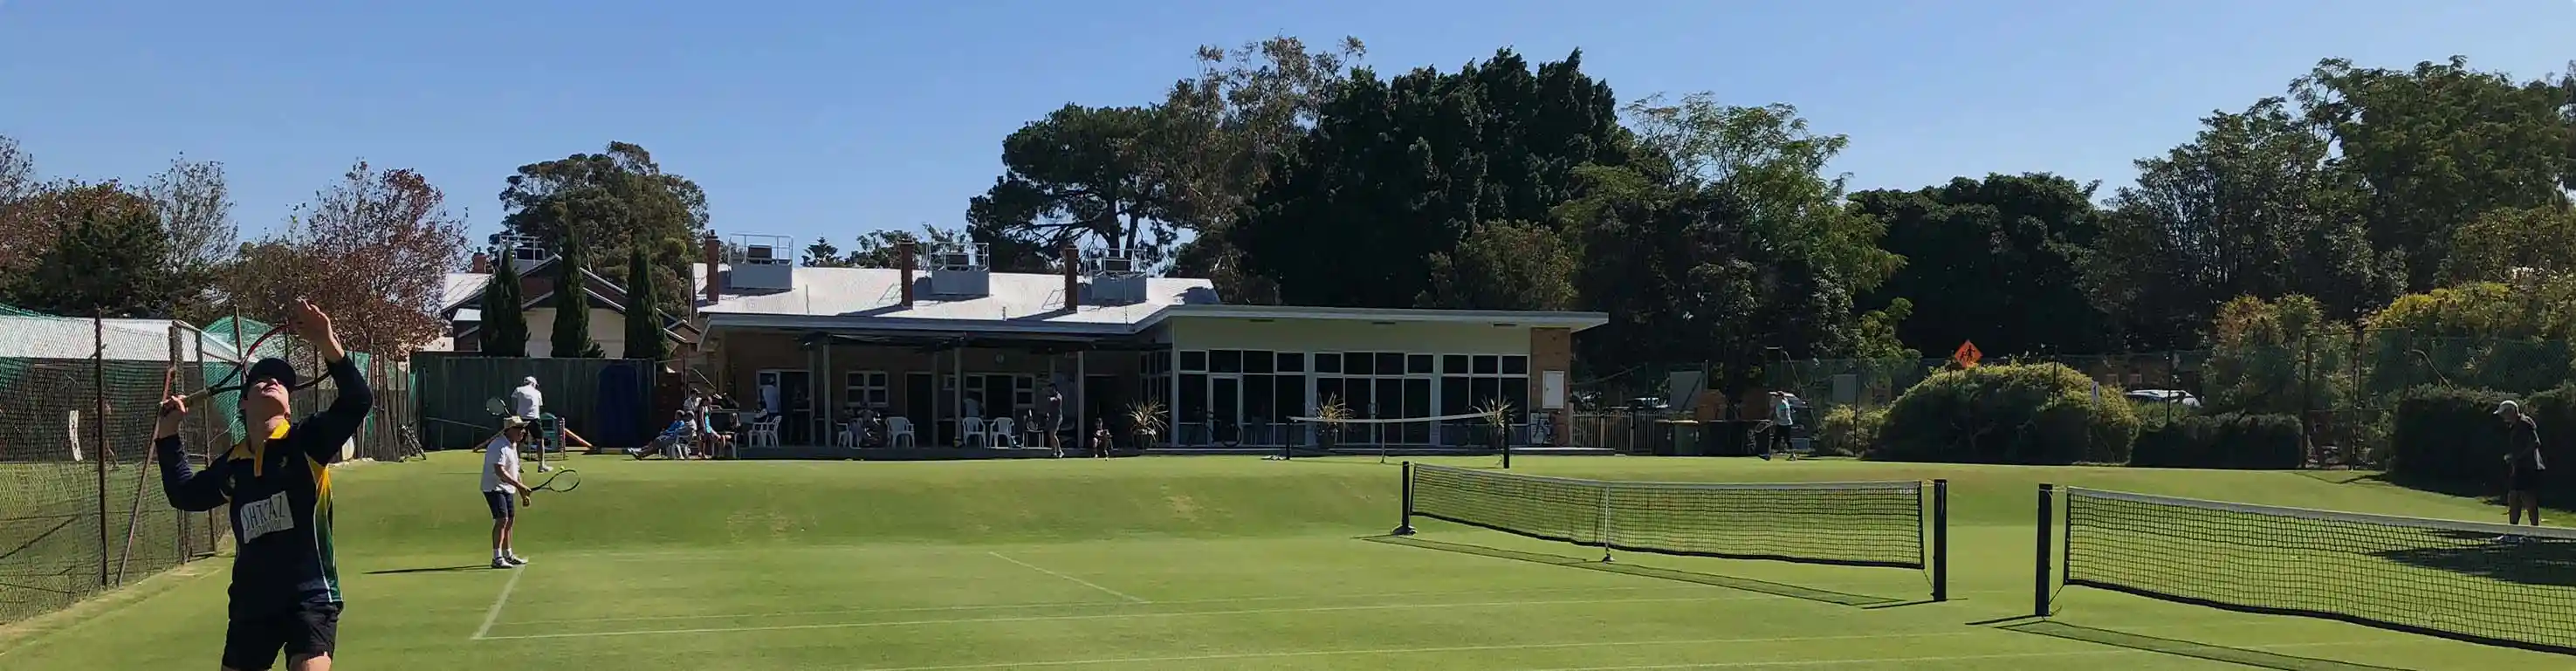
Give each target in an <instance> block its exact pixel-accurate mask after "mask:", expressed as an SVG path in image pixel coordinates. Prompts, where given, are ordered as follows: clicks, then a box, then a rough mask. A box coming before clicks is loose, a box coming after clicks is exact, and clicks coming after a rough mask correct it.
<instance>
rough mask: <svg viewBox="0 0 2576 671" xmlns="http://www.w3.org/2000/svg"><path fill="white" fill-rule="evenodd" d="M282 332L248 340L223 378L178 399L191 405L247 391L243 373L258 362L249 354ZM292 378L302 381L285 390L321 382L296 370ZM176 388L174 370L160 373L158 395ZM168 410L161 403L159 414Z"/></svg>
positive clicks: (274, 330) (281, 328)
mask: <svg viewBox="0 0 2576 671" xmlns="http://www.w3.org/2000/svg"><path fill="white" fill-rule="evenodd" d="M286 332H287V328H286V327H285V326H276V327H271V328H269V329H268V332H267V333H263V334H260V336H259V339H258V340H253V341H251V343H250V347H247V348H244V349H242V350H241V351H239V352H236V353H235V356H239V357H241V360H240V361H238V362H236V364H237V365H235V366H233V370H232V372H230V373H225V374H224V377H223V379H221V380H216V381H215V382H214V383H213V384H209V385H206V387H205V388H203V389H198V390H196V391H192V392H188V395H187V396H185V397H182V400H184V401H186V402H190V403H194V402H197V401H199V400H202V399H204V398H206V397H208V396H213V395H215V394H230V393H238V392H241V391H243V390H246V389H249V388H250V385H249V384H246V383H245V381H244V380H242V379H241V378H242V374H243V373H246V372H249V371H250V367H251V364H253V363H257V362H258V361H259V359H260V357H257V356H254V355H253V353H255V352H258V351H259V349H260V347H261V346H264V345H267V344H268V341H269V339H270V338H275V337H277V336H278V335H280V334H283V333H286ZM295 375H296V377H298V378H300V379H301V380H302V382H300V383H298V384H296V385H295V386H294V387H293V388H290V389H288V390H287V391H290V392H293V391H303V390H305V389H311V388H313V385H317V384H321V383H322V376H319V375H307V374H305V372H304V371H300V370H299V371H296V373H295ZM178 387H179V369H178V367H176V366H173V367H171V368H170V369H169V370H166V371H163V372H162V374H161V392H162V394H161V395H162V396H163V397H165V398H166V397H168V396H170V395H171V392H174V391H176V390H177V389H178ZM172 410H173V408H171V407H170V406H169V405H167V404H164V405H163V406H162V407H161V414H164V415H167V414H170V412H171V411H172Z"/></svg>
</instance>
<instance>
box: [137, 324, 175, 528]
mask: <svg viewBox="0 0 2576 671" xmlns="http://www.w3.org/2000/svg"><path fill="white" fill-rule="evenodd" d="M185 328H187V327H186V326H181V325H179V324H171V325H170V371H169V372H168V373H165V375H168V376H169V377H170V382H171V383H173V384H177V385H179V386H181V387H186V386H187V380H188V378H187V375H186V374H184V373H182V372H180V368H179V364H181V363H184V362H186V361H187V360H188V350H187V348H185V347H183V346H181V345H180V344H179V334H180V333H181V332H182V331H181V329H185ZM171 391H176V390H165V391H163V392H162V393H170V392H171ZM152 401H153V402H154V403H159V402H161V399H157V398H156V399H152ZM154 413H155V414H154V421H156V422H157V421H159V414H158V413H159V406H154ZM172 428H174V429H176V428H178V427H172ZM153 432H154V433H156V434H157V433H159V432H160V430H159V429H157V428H156V429H154V430H153ZM182 435H184V432H183V434H182ZM153 439H154V440H156V441H157V440H159V439H160V436H158V435H155V436H153ZM157 448H158V446H154V447H151V448H146V450H147V451H146V452H144V453H143V454H144V456H143V470H145V471H147V473H143V474H137V475H136V476H135V479H136V482H135V485H136V486H137V487H141V486H142V485H143V483H142V482H141V480H142V479H143V478H148V477H151V475H150V474H149V473H148V471H151V470H152V459H153V455H154V454H156V453H157V451H158V449H157ZM179 456H180V457H181V458H186V457H187V455H186V454H181V455H179ZM134 496H135V501H136V506H135V507H136V508H137V509H140V508H142V505H141V501H142V498H143V492H142V490H140V489H138V490H136V491H135V494H134ZM170 556H171V557H173V558H174V559H173V560H172V563H174V564H185V563H188V512H187V511H184V510H180V509H178V508H171V509H170Z"/></svg>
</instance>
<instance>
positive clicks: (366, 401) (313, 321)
mask: <svg viewBox="0 0 2576 671" xmlns="http://www.w3.org/2000/svg"><path fill="white" fill-rule="evenodd" d="M289 321H290V323H291V324H292V325H293V326H294V327H295V333H296V335H299V336H303V337H304V340H305V342H308V343H311V344H312V345H313V350H314V353H315V354H317V355H319V356H321V357H322V367H323V369H324V370H326V371H328V374H329V375H330V376H331V383H332V384H334V385H337V386H338V387H339V388H340V395H339V397H337V398H333V399H331V407H328V408H324V409H322V412H320V413H317V414H315V415H314V416H313V417H312V418H311V419H307V420H304V426H302V427H298V429H299V431H298V433H300V434H302V436H303V437H302V438H299V440H303V441H305V442H304V445H303V446H304V450H305V454H306V455H307V456H310V457H312V458H313V460H314V461H319V462H322V463H326V464H327V463H330V462H331V461H332V460H335V459H338V458H340V445H341V444H343V443H347V442H349V437H351V436H355V435H358V426H359V425H360V424H362V423H364V422H366V420H367V412H368V411H370V410H373V409H375V407H376V392H375V389H374V388H371V387H368V386H367V376H366V375H365V374H363V373H360V372H359V371H358V363H357V362H356V361H354V360H351V359H350V358H349V351H348V350H347V349H344V348H342V347H341V346H340V336H339V334H338V333H336V332H334V331H332V329H331V316H330V315H326V314H323V313H322V309H321V308H317V307H314V306H313V304H312V303H309V302H306V301H302V300H298V301H296V302H295V315H294V317H293V319H291V320H289Z"/></svg>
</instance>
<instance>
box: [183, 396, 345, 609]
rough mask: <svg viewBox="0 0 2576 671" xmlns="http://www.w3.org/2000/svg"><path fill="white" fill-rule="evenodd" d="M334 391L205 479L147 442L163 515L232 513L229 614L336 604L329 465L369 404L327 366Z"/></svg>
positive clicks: (243, 447)
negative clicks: (327, 400) (166, 507)
mask: <svg viewBox="0 0 2576 671" xmlns="http://www.w3.org/2000/svg"><path fill="white" fill-rule="evenodd" d="M326 367H327V368H328V369H329V371H330V376H331V381H332V382H334V383H337V384H338V385H339V387H340V396H339V398H336V399H333V400H332V401H331V407H329V408H325V409H323V410H322V411H321V412H318V413H314V414H313V415H312V416H309V417H306V418H305V419H304V421H301V422H296V423H294V424H292V425H290V426H283V427H279V431H278V432H277V433H276V434H273V435H271V436H269V439H268V441H267V443H266V444H264V445H262V446H260V447H259V448H257V449H253V448H252V447H251V446H250V442H249V441H243V443H242V444H240V445H234V446H233V448H232V450H230V451H227V452H225V453H224V454H222V455H219V456H217V457H215V459H214V461H213V463H209V464H207V465H206V468H205V469H204V470H194V469H192V468H191V467H190V466H189V461H188V456H187V455H186V454H185V453H183V452H182V451H181V449H180V445H179V438H178V437H176V436H172V437H168V438H162V439H160V440H158V441H154V442H153V449H155V450H157V451H158V452H159V457H160V459H161V487H162V491H163V492H165V493H167V494H168V495H169V498H170V505H171V506H173V507H176V508H178V509H180V510H188V511H205V510H213V509H215V507H216V506H222V505H225V504H227V503H229V504H231V513H232V521H233V543H234V545H235V547H236V548H237V549H238V550H239V553H238V555H237V556H235V557H234V559H233V583H232V589H231V594H232V601H233V603H232V608H233V610H234V611H235V612H244V611H245V610H246V609H258V608H273V607H277V606H284V605H290V604H295V603H333V604H336V603H340V572H339V567H338V566H336V565H335V563H334V562H333V559H332V552H331V472H330V470H329V466H330V465H331V462H332V461H335V460H337V459H339V458H340V446H341V445H342V444H344V443H347V442H348V440H349V438H350V437H351V436H353V435H356V434H357V432H358V426H359V424H360V423H361V422H363V421H365V420H366V418H367V411H368V410H370V409H373V408H374V407H375V404H376V397H375V391H374V390H372V389H369V388H368V387H367V380H366V377H365V376H364V375H361V374H359V372H358V366H357V364H356V363H353V362H351V361H350V360H348V359H346V358H344V359H341V360H340V361H335V362H331V363H330V364H328V365H327V366H326Z"/></svg>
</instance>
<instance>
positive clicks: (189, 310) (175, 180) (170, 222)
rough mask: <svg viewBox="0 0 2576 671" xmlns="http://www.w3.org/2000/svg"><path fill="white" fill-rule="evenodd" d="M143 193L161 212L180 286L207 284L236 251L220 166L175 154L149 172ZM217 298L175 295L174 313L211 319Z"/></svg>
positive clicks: (228, 195)
mask: <svg viewBox="0 0 2576 671" xmlns="http://www.w3.org/2000/svg"><path fill="white" fill-rule="evenodd" d="M143 194H144V196H145V197H148V198H151V199H152V202H153V206H154V207H155V208H157V209H158V210H159V211H160V213H161V228H162V230H163V231H164V232H165V234H166V235H168V236H169V238H170V260H171V265H172V267H173V270H174V271H175V272H176V273H177V275H178V277H179V278H180V282H182V283H184V284H186V285H188V286H192V287H204V286H210V285H212V284H213V283H214V282H215V277H214V274H215V273H216V272H217V271H218V270H219V269H220V268H221V267H222V266H223V264H224V263H226V262H228V261H231V260H232V259H233V257H234V256H235V255H237V254H239V253H240V251H241V235H240V230H239V228H238V227H236V226H234V225H233V219H232V209H233V202H232V197H231V189H230V188H229V187H227V186H226V185H225V183H224V164H222V163H217V162H214V161H190V160H188V159H187V157H185V156H181V157H179V158H177V159H173V160H172V161H170V167H169V168H167V169H164V170H162V171H161V172H160V173H157V174H154V175H153V176H152V178H151V181H149V182H147V183H146V184H145V185H144V187H143ZM220 298H221V296H219V295H217V293H216V292H213V291H195V292H190V293H187V294H185V295H182V296H180V305H179V309H178V313H179V315H180V316H181V317H183V318H185V319H188V320H189V321H197V322H205V321H211V320H213V318H214V317H215V312H216V311H217V306H216V303H217V302H218V300H219V299H220Z"/></svg>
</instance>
